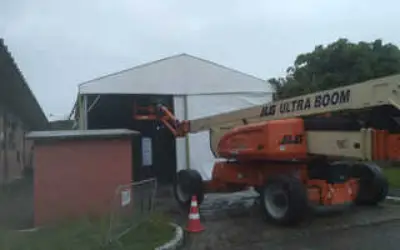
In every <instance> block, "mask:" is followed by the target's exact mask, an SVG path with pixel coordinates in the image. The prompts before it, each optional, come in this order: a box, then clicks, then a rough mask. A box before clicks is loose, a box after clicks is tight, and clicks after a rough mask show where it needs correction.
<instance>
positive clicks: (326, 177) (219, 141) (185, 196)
mask: <svg viewBox="0 0 400 250" xmlns="http://www.w3.org/2000/svg"><path fill="white" fill-rule="evenodd" d="M399 108H400V75H393V76H389V77H384V78H379V79H373V80H370V81H367V82H363V83H358V84H354V85H350V86H346V87H341V88H336V89H332V90H327V91H322V92H318V93H313V94H308V95H304V96H299V97H295V98H291V99H287V100H281V101H277V102H272V103H268V104H265V105H261V106H256V107H251V108H247V109H243V110H238V111H233V112H228V113H225V114H220V115H215V116H211V117H207V118H202V119H196V120H190V121H178V120H177V119H176V118H175V117H174V115H173V114H172V113H171V112H170V111H169V110H168V109H167V108H166V107H164V106H162V105H158V106H157V107H154V106H151V107H147V108H144V109H143V107H142V108H140V109H135V114H134V118H135V119H144V120H156V119H157V120H161V121H162V122H163V123H164V124H165V125H166V126H167V127H168V128H169V129H170V130H171V131H172V132H173V133H174V135H175V136H177V137H180V136H185V135H186V134H187V133H196V132H198V131H203V130H210V139H211V150H212V151H213V153H214V154H215V156H216V157H217V158H223V159H225V160H224V161H222V162H221V161H218V162H217V163H215V165H214V168H213V171H212V179H211V180H210V181H203V180H202V177H201V175H200V174H199V172H197V171H196V170H190V169H186V170H180V171H179V172H178V173H177V178H176V183H175V185H174V190H175V196H176V199H177V201H178V202H179V203H180V204H181V205H184V206H187V205H188V204H189V203H190V197H191V195H194V194H195V195H197V196H198V200H199V202H202V200H203V198H204V193H206V192H220V191H222V192H234V191H238V190H244V189H247V188H249V187H254V189H255V190H256V191H257V192H258V193H260V198H261V205H262V207H263V211H264V212H265V214H266V215H267V217H268V218H270V219H271V220H272V221H273V222H276V223H279V224H283V225H289V224H294V223H297V222H300V221H301V220H302V219H303V218H304V216H305V214H306V213H307V210H308V209H309V208H310V207H311V206H333V205H337V204H346V203H353V204H356V205H376V204H378V203H380V202H382V201H383V200H384V199H385V197H386V195H387V192H388V182H387V180H386V178H385V177H384V175H383V173H382V171H381V168H380V167H379V166H378V165H377V164H376V163H377V162H384V161H398V160H400V123H399V122H400V110H399Z"/></svg>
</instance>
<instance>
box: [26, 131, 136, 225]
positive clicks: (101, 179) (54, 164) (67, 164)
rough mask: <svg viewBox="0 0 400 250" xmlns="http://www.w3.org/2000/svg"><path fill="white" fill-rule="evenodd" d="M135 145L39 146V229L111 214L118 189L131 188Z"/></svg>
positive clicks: (106, 142)
mask: <svg viewBox="0 0 400 250" xmlns="http://www.w3.org/2000/svg"><path fill="white" fill-rule="evenodd" d="M131 157H132V152H131V142H130V140H128V139H118V140H87V141H85V140H79V141H58V142H51V143H49V144H36V145H35V180H34V185H35V216H34V217H35V218H34V219H35V226H40V225H44V224H48V223H53V222H57V221H59V220H64V219H66V218H72V217H80V216H85V215H102V214H105V213H107V212H108V211H109V209H110V207H111V202H112V199H113V198H114V196H115V189H116V188H117V186H118V185H121V184H129V183H130V182H131V176H132V175H131V172H132V163H131V162H132V161H131Z"/></svg>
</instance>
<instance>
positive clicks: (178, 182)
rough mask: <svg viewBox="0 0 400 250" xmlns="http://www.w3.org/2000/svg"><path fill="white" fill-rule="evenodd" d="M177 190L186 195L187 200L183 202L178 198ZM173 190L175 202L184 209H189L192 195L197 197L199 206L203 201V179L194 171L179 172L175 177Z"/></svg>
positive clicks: (184, 170)
mask: <svg viewBox="0 0 400 250" xmlns="http://www.w3.org/2000/svg"><path fill="white" fill-rule="evenodd" d="M179 188H180V189H181V190H182V191H183V192H184V193H185V194H187V195H188V198H187V199H185V200H183V199H182V197H180V195H179V190H178V189H179ZM173 189H174V196H175V200H176V201H177V202H178V204H179V205H180V206H181V207H182V208H184V209H189V208H190V202H191V199H192V196H193V195H196V196H197V203H198V205H199V206H200V204H201V203H202V202H203V200H204V189H203V179H202V177H201V175H200V173H199V172H198V171H196V170H193V169H183V170H180V171H179V172H178V173H177V175H176V178H175V181H174V185H173Z"/></svg>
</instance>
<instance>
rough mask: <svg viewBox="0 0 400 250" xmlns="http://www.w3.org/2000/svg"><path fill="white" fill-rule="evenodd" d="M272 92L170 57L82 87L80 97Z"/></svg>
mask: <svg viewBox="0 0 400 250" xmlns="http://www.w3.org/2000/svg"><path fill="white" fill-rule="evenodd" d="M254 92H255V93H271V92H273V89H272V87H271V86H270V85H269V84H268V83H267V82H266V81H265V80H263V79H259V78H256V77H254V76H251V75H248V74H245V73H241V72H239V71H236V70H234V69H230V68H227V67H224V66H222V65H219V64H216V63H213V62H211V61H207V60H204V59H201V58H198V57H194V56H191V55H188V54H180V55H175V56H171V57H167V58H164V59H161V60H158V61H154V62H150V63H147V64H143V65H139V66H136V67H133V68H130V69H127V70H124V71H120V72H117V73H114V74H110V75H106V76H103V77H100V78H97V79H94V80H91V81H88V82H84V83H82V84H80V85H79V93H80V94H171V95H199V94H217V93H254Z"/></svg>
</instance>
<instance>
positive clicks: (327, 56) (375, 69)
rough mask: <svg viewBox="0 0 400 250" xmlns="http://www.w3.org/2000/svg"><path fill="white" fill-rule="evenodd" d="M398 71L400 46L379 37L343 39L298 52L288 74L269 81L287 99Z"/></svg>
mask: <svg viewBox="0 0 400 250" xmlns="http://www.w3.org/2000/svg"><path fill="white" fill-rule="evenodd" d="M396 73H400V50H399V49H398V47H397V46H395V45H393V44H391V43H386V44H383V43H382V40H379V39H378V40H375V41H373V42H371V43H367V42H359V43H351V42H349V41H348V40H347V39H339V40H337V41H336V42H333V43H331V44H329V45H327V46H323V45H318V46H316V47H315V49H314V51H312V52H310V53H305V54H300V55H298V56H297V58H296V60H295V62H294V65H293V66H291V67H289V68H288V69H287V75H286V76H285V77H283V78H272V79H269V80H268V82H269V83H270V84H271V85H272V86H273V87H274V88H275V90H276V97H277V98H278V99H283V98H289V97H294V96H298V95H303V94H307V93H311V92H315V91H319V90H326V89H332V88H336V87H341V86H346V85H349V84H353V83H357V82H362V81H366V80H369V79H372V78H377V77H383V76H387V75H391V74H396Z"/></svg>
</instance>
